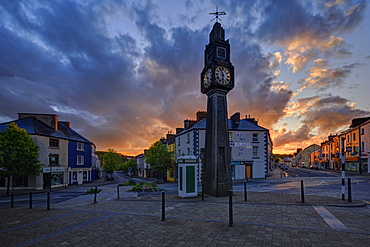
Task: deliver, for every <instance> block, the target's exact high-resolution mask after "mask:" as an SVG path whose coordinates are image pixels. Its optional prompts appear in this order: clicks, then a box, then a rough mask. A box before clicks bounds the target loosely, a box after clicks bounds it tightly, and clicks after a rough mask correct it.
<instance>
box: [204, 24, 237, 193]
mask: <svg viewBox="0 0 370 247" xmlns="http://www.w3.org/2000/svg"><path fill="white" fill-rule="evenodd" d="M209 39H210V40H209V44H208V45H206V49H205V51H204V69H203V71H202V73H201V91H202V93H204V94H206V95H207V96H208V101H207V126H206V143H205V154H204V160H203V189H204V192H205V193H207V194H210V195H213V196H227V195H228V193H229V192H228V191H229V190H232V181H231V158H230V144H229V128H228V121H227V116H228V114H227V100H226V94H227V93H228V92H229V91H230V90H231V89H233V87H234V66H233V65H232V64H231V62H230V44H229V40H225V30H224V29H223V28H222V27H221V24H220V23H218V22H216V23H215V24H214V26H213V29H212V31H211V33H210V35H209Z"/></svg>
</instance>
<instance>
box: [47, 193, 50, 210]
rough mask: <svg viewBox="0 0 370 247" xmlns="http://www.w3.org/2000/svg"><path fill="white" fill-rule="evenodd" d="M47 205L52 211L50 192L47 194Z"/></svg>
mask: <svg viewBox="0 0 370 247" xmlns="http://www.w3.org/2000/svg"><path fill="white" fill-rule="evenodd" d="M46 204H47V205H46V209H47V210H50V192H47V198H46Z"/></svg>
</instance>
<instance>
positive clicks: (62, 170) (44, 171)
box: [42, 167, 65, 173]
mask: <svg viewBox="0 0 370 247" xmlns="http://www.w3.org/2000/svg"><path fill="white" fill-rule="evenodd" d="M64 171H65V168H64V167H52V168H51V172H64ZM42 172H43V173H50V167H44V168H42Z"/></svg>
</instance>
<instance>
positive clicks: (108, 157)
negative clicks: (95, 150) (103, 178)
mask: <svg viewBox="0 0 370 247" xmlns="http://www.w3.org/2000/svg"><path fill="white" fill-rule="evenodd" d="M101 158H102V164H101V165H102V168H103V170H104V171H105V172H106V173H107V174H112V173H113V172H115V171H117V168H118V165H119V164H121V163H122V159H121V155H120V154H118V153H117V152H116V150H114V149H108V151H107V152H105V153H104V154H103V155H102V157H101Z"/></svg>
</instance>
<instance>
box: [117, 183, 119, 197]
mask: <svg viewBox="0 0 370 247" xmlns="http://www.w3.org/2000/svg"><path fill="white" fill-rule="evenodd" d="M117 199H119V184H118V185H117Z"/></svg>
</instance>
